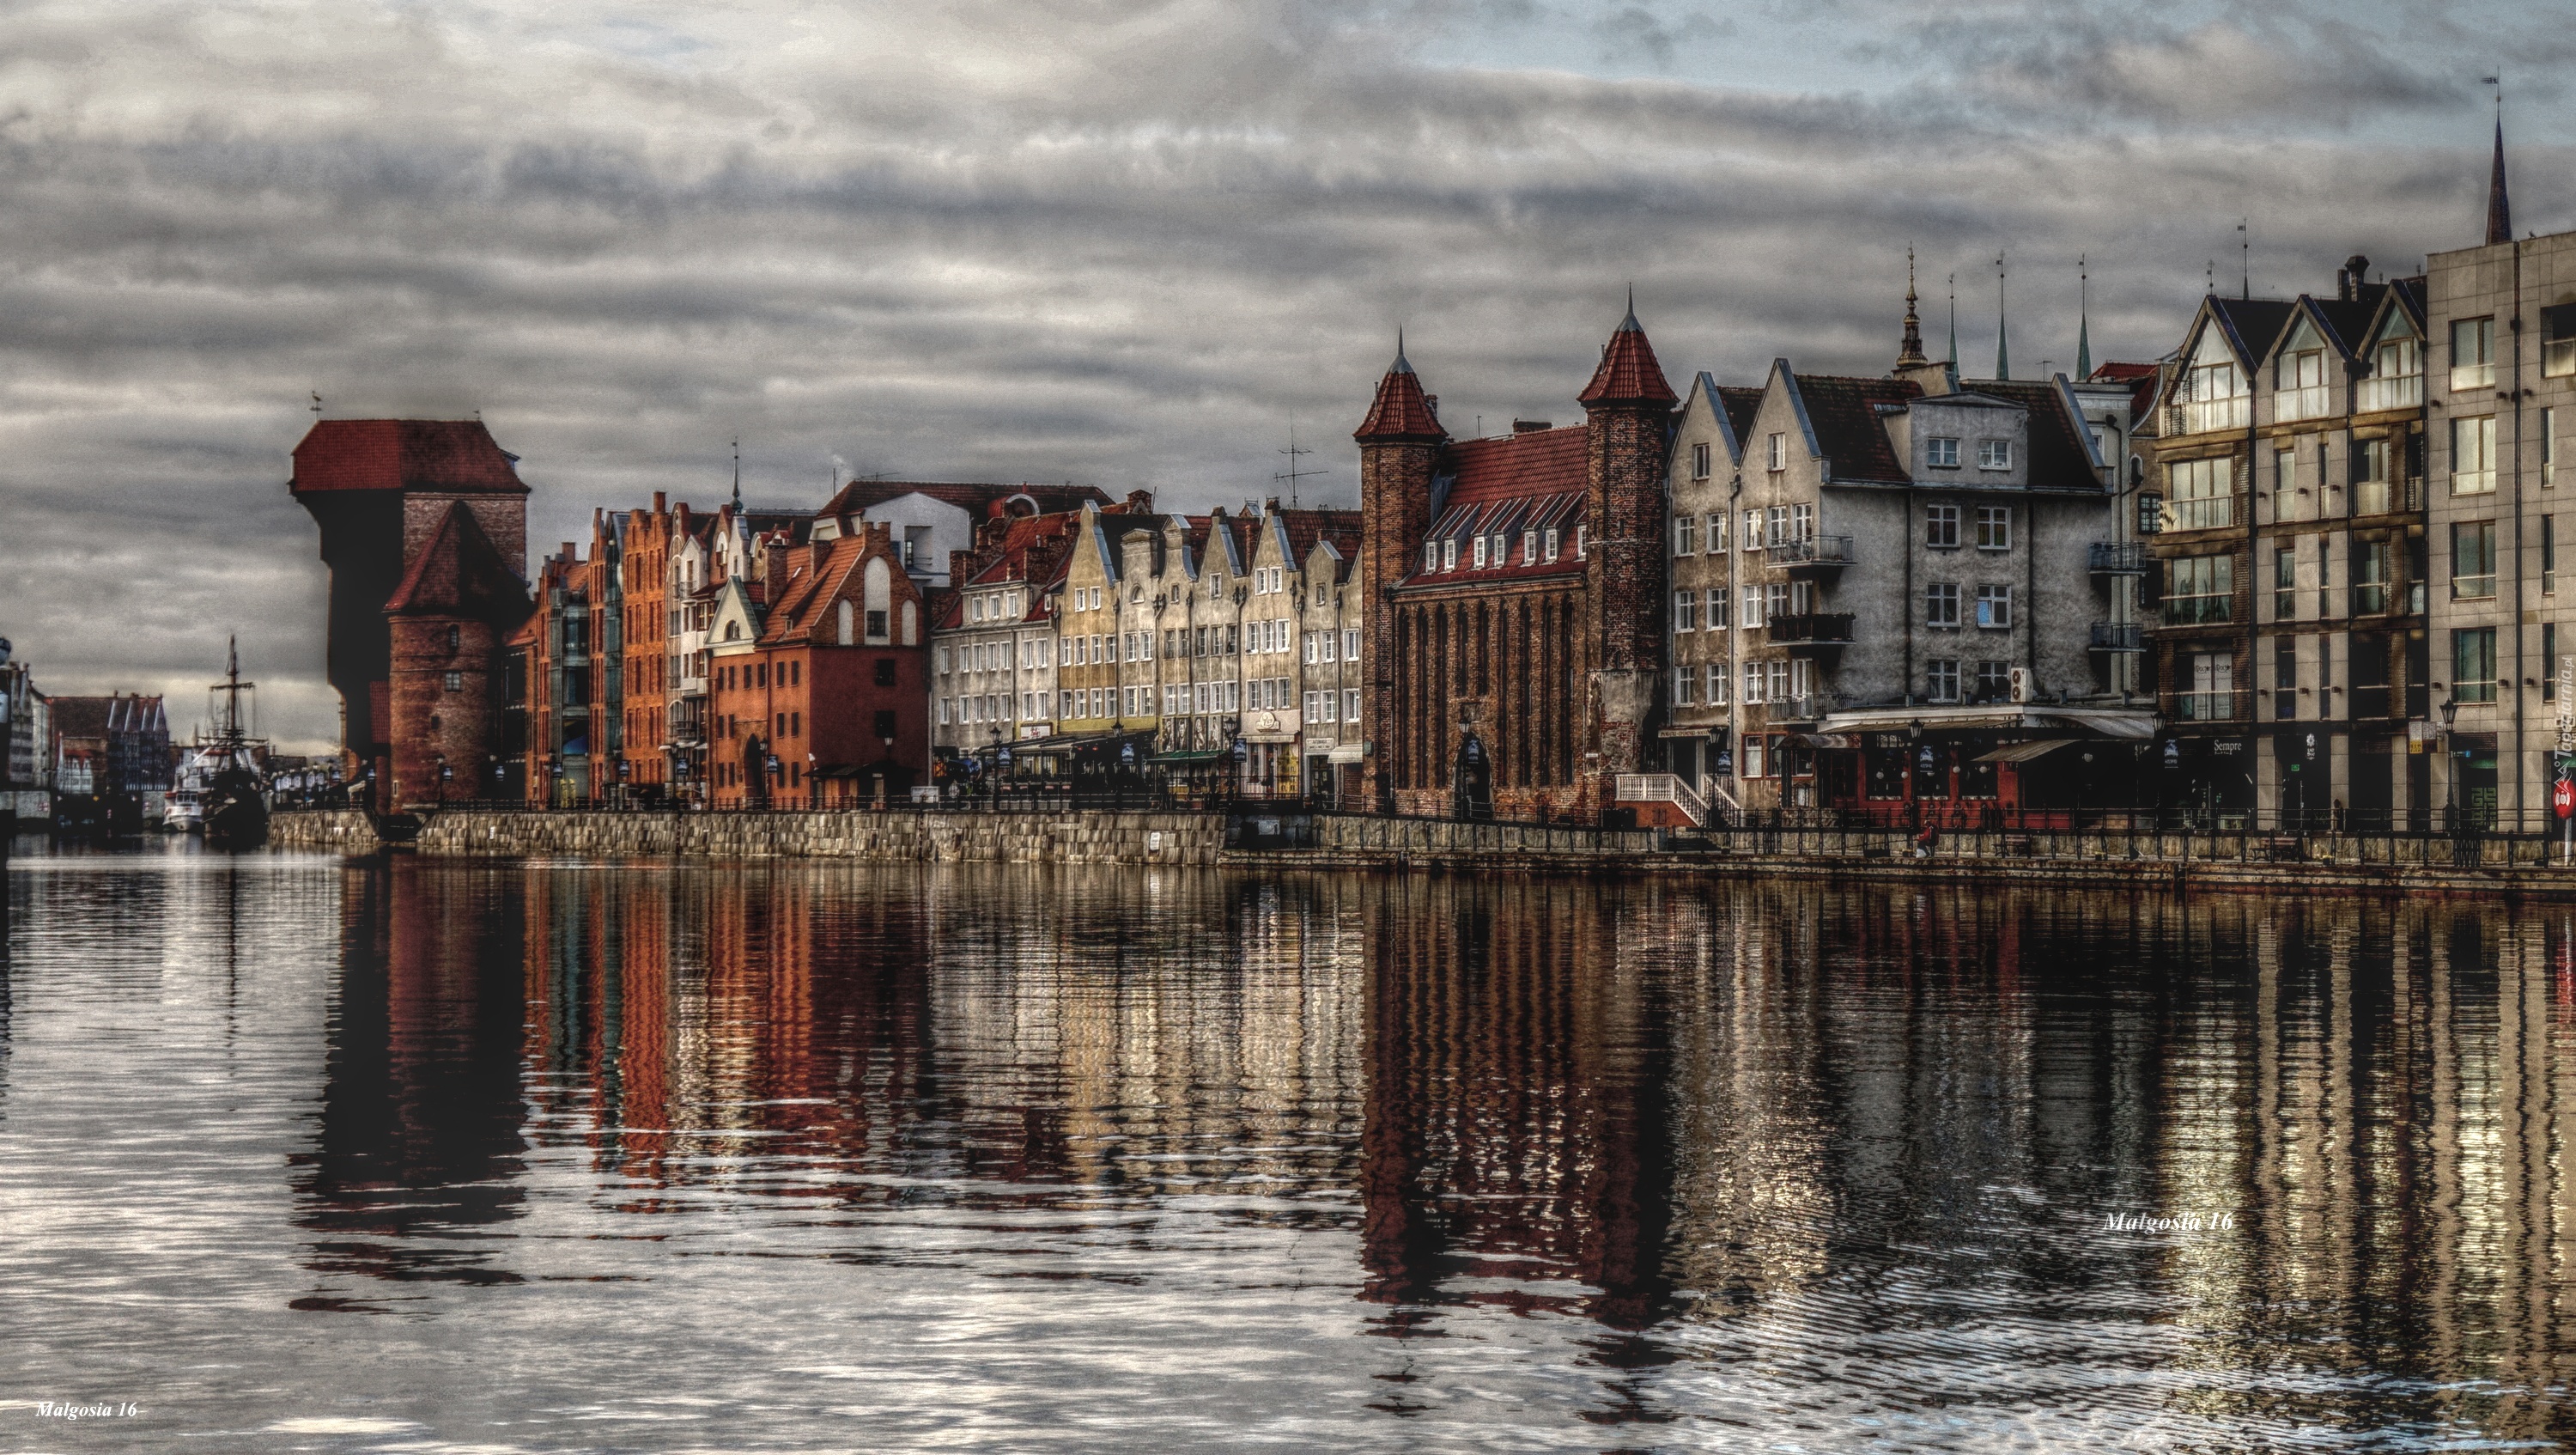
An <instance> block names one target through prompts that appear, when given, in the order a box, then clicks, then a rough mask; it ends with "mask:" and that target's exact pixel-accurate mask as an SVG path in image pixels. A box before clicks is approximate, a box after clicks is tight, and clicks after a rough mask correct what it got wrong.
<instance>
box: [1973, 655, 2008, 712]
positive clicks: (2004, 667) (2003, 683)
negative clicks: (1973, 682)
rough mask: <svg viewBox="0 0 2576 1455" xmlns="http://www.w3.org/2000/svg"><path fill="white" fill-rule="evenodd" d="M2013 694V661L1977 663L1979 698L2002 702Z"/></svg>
mask: <svg viewBox="0 0 2576 1455" xmlns="http://www.w3.org/2000/svg"><path fill="white" fill-rule="evenodd" d="M2011 696H2012V663H2010V662H1979V663H1978V664H1977V700H1978V701H1979V702H2002V701H2004V700H2006V699H2008V698H2010V697H2011Z"/></svg>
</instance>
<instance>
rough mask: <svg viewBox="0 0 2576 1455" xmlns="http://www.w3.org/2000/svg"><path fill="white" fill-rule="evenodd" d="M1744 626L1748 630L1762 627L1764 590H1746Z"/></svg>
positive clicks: (1757, 587)
mask: <svg viewBox="0 0 2576 1455" xmlns="http://www.w3.org/2000/svg"><path fill="white" fill-rule="evenodd" d="M1744 625H1745V628H1746V629H1747V630H1751V629H1752V628H1754V627H1758V626H1760V625H1762V588H1761V587H1759V586H1747V587H1745V588H1744Z"/></svg>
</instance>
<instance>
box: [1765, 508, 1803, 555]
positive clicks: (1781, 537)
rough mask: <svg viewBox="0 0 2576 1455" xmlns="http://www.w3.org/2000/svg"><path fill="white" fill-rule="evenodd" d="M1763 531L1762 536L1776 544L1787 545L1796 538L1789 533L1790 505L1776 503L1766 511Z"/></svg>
mask: <svg viewBox="0 0 2576 1455" xmlns="http://www.w3.org/2000/svg"><path fill="white" fill-rule="evenodd" d="M1762 532H1763V534H1762V538H1763V539H1764V540H1766V541H1768V542H1770V543H1771V544H1772V545H1775V546H1785V545H1787V544H1788V543H1789V542H1791V541H1794V540H1796V539H1797V537H1796V536H1793V535H1791V534H1790V533H1789V507H1787V506H1785V505H1775V506H1772V507H1771V508H1770V509H1769V510H1768V511H1766V512H1764V519H1763V522H1762Z"/></svg>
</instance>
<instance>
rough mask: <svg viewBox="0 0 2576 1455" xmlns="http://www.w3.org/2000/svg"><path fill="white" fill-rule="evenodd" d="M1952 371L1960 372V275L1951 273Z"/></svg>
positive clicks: (1950, 362)
mask: <svg viewBox="0 0 2576 1455" xmlns="http://www.w3.org/2000/svg"><path fill="white" fill-rule="evenodd" d="M1945 362H1946V363H1948V364H1949V366H1950V372H1951V373H1953V374H1955V373H1957V372H1959V275H1958V274H1956V273H1952V274H1951V275H1950V357H1949V358H1948V359H1947V360H1945Z"/></svg>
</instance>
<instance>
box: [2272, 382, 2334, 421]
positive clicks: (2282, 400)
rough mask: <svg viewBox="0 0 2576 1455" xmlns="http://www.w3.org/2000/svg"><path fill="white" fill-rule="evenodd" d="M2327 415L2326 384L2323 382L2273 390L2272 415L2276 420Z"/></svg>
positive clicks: (2319, 417) (2323, 416) (2316, 417)
mask: <svg viewBox="0 0 2576 1455" xmlns="http://www.w3.org/2000/svg"><path fill="white" fill-rule="evenodd" d="M2325 415H2326V386H2324V385H2323V384H2308V385H2304V386H2302V387H2300V388H2296V389H2276V390H2274V391H2272V417H2273V418H2274V419H2276V420H2283V421H2287V420H2293V419H2323V418H2325Z"/></svg>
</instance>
